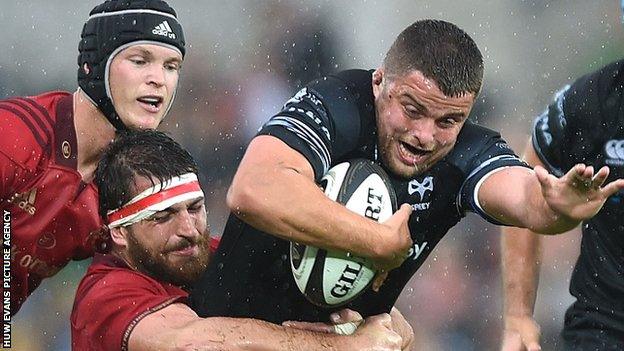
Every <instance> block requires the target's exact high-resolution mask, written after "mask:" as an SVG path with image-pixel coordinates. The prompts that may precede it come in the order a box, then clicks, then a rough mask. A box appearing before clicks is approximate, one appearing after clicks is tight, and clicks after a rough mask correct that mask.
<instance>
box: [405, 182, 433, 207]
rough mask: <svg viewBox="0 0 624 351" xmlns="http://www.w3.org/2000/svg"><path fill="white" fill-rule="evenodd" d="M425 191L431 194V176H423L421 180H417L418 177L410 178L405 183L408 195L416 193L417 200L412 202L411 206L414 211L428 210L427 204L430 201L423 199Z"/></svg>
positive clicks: (425, 194)
mask: <svg viewBox="0 0 624 351" xmlns="http://www.w3.org/2000/svg"><path fill="white" fill-rule="evenodd" d="M427 192H429V194H431V193H432V192H433V177H432V176H428V177H425V179H423V180H422V181H418V179H412V180H411V181H410V182H409V183H408V184H407V193H408V194H410V195H414V194H418V201H420V202H417V203H415V204H412V208H413V209H414V210H415V211H423V210H428V209H429V205H431V201H425V197H426V196H427Z"/></svg>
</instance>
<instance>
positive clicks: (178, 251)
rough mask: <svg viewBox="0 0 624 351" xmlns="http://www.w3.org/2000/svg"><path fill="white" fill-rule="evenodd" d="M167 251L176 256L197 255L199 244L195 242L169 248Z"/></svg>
mask: <svg viewBox="0 0 624 351" xmlns="http://www.w3.org/2000/svg"><path fill="white" fill-rule="evenodd" d="M168 253H170V254H172V255H176V256H197V254H198V253H199V246H197V245H196V244H192V245H185V246H183V247H180V248H175V249H173V250H170V251H169V252H168Z"/></svg>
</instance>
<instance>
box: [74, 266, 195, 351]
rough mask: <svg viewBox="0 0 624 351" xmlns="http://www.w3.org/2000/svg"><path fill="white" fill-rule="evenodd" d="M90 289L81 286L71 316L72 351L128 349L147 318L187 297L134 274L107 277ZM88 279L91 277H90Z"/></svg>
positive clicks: (82, 284)
mask: <svg viewBox="0 0 624 351" xmlns="http://www.w3.org/2000/svg"><path fill="white" fill-rule="evenodd" d="M98 278H99V277H96V278H95V279H93V280H97V281H96V282H95V283H94V284H91V285H90V286H88V285H89V284H88V282H87V284H84V283H85V282H83V283H81V286H80V287H79V289H78V291H77V293H76V300H75V302H74V310H73V311H72V315H71V327H72V349H73V350H77V351H81V350H89V351H96V350H102V351H104V350H111V351H112V350H127V342H128V338H129V336H130V332H131V331H132V329H133V328H134V326H135V325H136V324H137V323H138V322H139V321H140V320H141V319H142V318H144V317H145V316H147V315H149V314H150V313H153V312H155V311H158V310H160V309H162V308H164V307H166V306H169V305H170V304H172V303H174V302H179V301H181V300H184V299H185V298H186V296H185V294H184V293H183V292H182V291H181V290H180V293H177V294H176V293H170V292H168V291H166V290H165V289H164V288H163V286H162V285H160V284H158V283H156V282H155V281H153V280H151V279H148V278H147V277H145V276H142V275H140V274H137V273H135V272H131V271H117V272H113V273H110V274H107V275H106V276H105V277H104V278H101V279H99V280H98ZM87 279H88V278H87Z"/></svg>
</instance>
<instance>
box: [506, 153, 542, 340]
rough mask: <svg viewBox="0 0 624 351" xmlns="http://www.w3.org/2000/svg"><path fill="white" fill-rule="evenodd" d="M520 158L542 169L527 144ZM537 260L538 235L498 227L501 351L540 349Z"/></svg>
mask: <svg viewBox="0 0 624 351" xmlns="http://www.w3.org/2000/svg"><path fill="white" fill-rule="evenodd" d="M523 158H524V160H525V161H526V162H527V163H528V164H529V165H530V166H536V165H541V166H543V164H542V162H541V161H540V159H539V157H538V156H537V154H536V153H535V150H534V149H533V146H532V144H531V143H529V144H527V146H526V149H525V152H524V156H523ZM540 258H541V252H540V236H539V235H537V234H536V233H533V232H531V231H530V230H528V229H524V228H516V227H503V228H502V237H501V263H502V278H503V292H504V301H503V302H504V303H503V321H504V330H503V340H502V346H501V351H523V350H527V351H537V350H541V347H540V344H539V339H540V328H539V325H538V324H537V322H536V321H535V319H534V318H533V309H534V306H535V297H536V294H537V286H538V284H539V273H540Z"/></svg>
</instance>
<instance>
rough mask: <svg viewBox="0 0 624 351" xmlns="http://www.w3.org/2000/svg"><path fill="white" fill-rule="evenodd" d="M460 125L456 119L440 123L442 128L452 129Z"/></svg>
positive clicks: (446, 119)
mask: <svg viewBox="0 0 624 351" xmlns="http://www.w3.org/2000/svg"><path fill="white" fill-rule="evenodd" d="M457 123H458V121H457V120H456V119H455V118H451V117H449V118H444V119H443V120H442V121H440V125H441V126H442V128H451V127H454V126H455V125H456V124H457Z"/></svg>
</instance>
